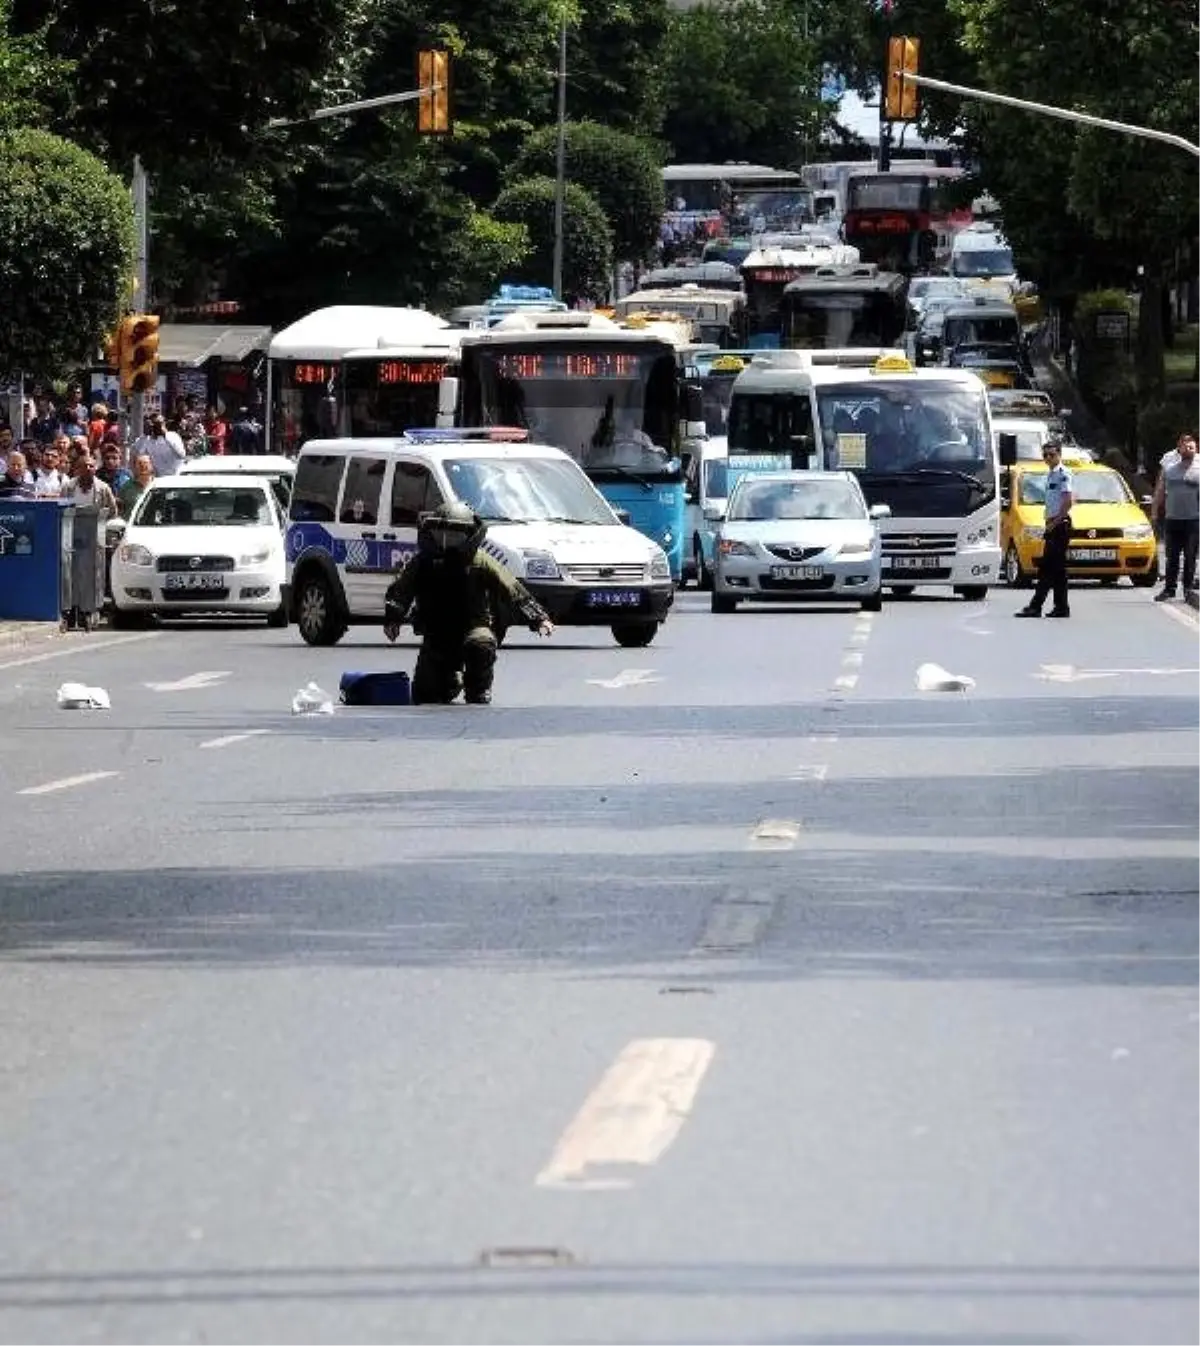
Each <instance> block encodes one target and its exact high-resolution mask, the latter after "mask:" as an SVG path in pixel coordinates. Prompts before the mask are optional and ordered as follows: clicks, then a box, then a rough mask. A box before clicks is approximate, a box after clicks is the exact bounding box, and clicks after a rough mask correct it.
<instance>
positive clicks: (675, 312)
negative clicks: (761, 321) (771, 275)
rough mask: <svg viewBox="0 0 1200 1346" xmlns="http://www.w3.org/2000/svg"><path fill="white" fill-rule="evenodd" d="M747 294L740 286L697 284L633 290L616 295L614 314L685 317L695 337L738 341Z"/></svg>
mask: <svg viewBox="0 0 1200 1346" xmlns="http://www.w3.org/2000/svg"><path fill="white" fill-rule="evenodd" d="M745 312H746V296H745V295H744V294H743V293H742V292H741V291H740V290H706V289H703V288H702V287H701V286H699V285H691V284H687V285H681V286H678V287H677V288H674V289H666V290H660V289H644V290H635V291H634V292H633V293H632V294H628V295H626V296H625V297H624V298H623V299H618V300H617V302H616V305H615V307H614V314H615V316H616V317H617V318H618V319H620V320H625V319H628V318H631V317H633V316H634V315H635V314H657V315H660V316H663V317H665V316H668V315H669V316H674V317H678V318H685V319H687V321H688V322H690V323H691V325H692V330H693V332H694V334H695V338H696V340H697V341H701V342H707V343H710V344H714V345H717V346H736V345H738V344H739V342H740V339H741V336H742V333H743V330H744V322H745Z"/></svg>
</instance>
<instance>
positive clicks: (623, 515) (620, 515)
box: [613, 508, 632, 528]
mask: <svg viewBox="0 0 1200 1346" xmlns="http://www.w3.org/2000/svg"><path fill="white" fill-rule="evenodd" d="M613 513H614V514H615V515H616V516H617V519H618V520H619V521H620V522H621V523H623V524H624V525H625V527H626V528H628V527H629V522H630V519H631V517H632V516H631V515H630V513H629V511H628V510H627V509H617V508H614V509H613Z"/></svg>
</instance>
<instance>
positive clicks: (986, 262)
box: [950, 221, 1018, 299]
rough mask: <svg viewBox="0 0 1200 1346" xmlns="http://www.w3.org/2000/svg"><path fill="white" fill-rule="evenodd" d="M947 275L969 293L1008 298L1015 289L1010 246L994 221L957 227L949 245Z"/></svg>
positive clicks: (1016, 281)
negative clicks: (963, 286)
mask: <svg viewBox="0 0 1200 1346" xmlns="http://www.w3.org/2000/svg"><path fill="white" fill-rule="evenodd" d="M950 274H951V275H952V276H955V277H956V278H957V279H958V280H961V281H962V282H963V284H964V285H965V286H966V288H967V290H968V291H969V293H971V294H991V295H993V296H994V297H995V298H997V299H1011V298H1012V297H1013V296H1014V295H1015V294H1016V291H1017V285H1018V280H1017V268H1016V265H1015V264H1014V262H1013V254H1012V248H1010V247H1009V246H1008V244H1007V243H1006V242H1005V240H1004V236H1003V235H1002V234H1000V233H998V232H997V230H996V226H995V225H994V224H988V223H986V222H984V221H978V222H976V223H975V224H971V225H968V226H967V228H965V229H960V230H959V231H958V233H956V234H955V235H954V242H953V243H952V245H951V248H950Z"/></svg>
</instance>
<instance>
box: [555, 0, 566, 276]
mask: <svg viewBox="0 0 1200 1346" xmlns="http://www.w3.org/2000/svg"><path fill="white" fill-rule="evenodd" d="M566 170H567V9H566V6H565V5H564V6H563V12H562V21H561V24H560V27H559V30H558V142H557V145H556V148H555V165H554V297H555V299H561V298H562V291H563V205H564V201H563V198H564V196H565V195H566V189H567V172H566Z"/></svg>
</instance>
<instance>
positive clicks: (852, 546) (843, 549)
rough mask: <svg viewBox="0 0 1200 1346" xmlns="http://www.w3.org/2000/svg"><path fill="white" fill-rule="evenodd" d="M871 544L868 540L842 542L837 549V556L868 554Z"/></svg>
mask: <svg viewBox="0 0 1200 1346" xmlns="http://www.w3.org/2000/svg"><path fill="white" fill-rule="evenodd" d="M871 550H872V548H871V544H870V543H869V542H843V543H842V545H841V546H840V547H839V548H838V549H837V554H838V555H839V556H870V554H871Z"/></svg>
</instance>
